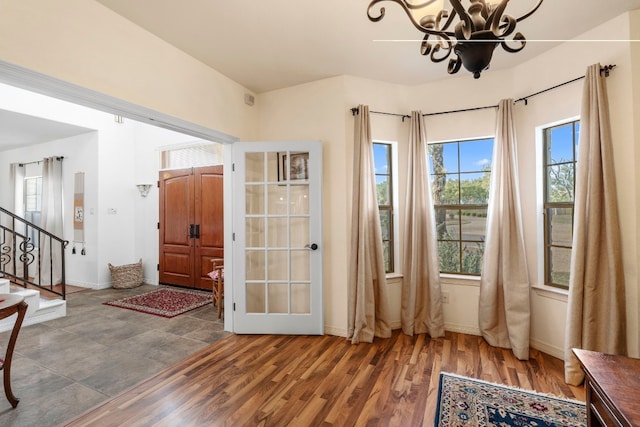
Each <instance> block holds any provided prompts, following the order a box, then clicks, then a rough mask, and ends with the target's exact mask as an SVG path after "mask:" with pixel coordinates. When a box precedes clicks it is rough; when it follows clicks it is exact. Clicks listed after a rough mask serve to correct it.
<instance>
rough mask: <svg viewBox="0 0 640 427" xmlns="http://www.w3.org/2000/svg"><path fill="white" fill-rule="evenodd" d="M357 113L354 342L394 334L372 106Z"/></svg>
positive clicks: (351, 289)
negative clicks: (371, 113)
mask: <svg viewBox="0 0 640 427" xmlns="http://www.w3.org/2000/svg"><path fill="white" fill-rule="evenodd" d="M358 111H359V113H358V114H357V115H356V123H355V141H354V155H353V193H352V195H351V196H352V208H351V210H352V214H351V248H350V249H351V252H350V259H349V301H348V304H349V331H348V335H349V336H348V339H350V340H351V342H352V343H353V344H358V343H359V342H361V341H364V342H373V337H374V336H377V337H381V338H388V337H390V336H391V327H390V316H389V298H388V297H387V280H386V275H385V269H384V257H383V253H382V232H381V229H380V215H379V213H378V200H377V193H376V181H375V169H374V164H373V143H372V140H371V124H370V122H369V107H367V106H366V105H360V106H359V107H358Z"/></svg>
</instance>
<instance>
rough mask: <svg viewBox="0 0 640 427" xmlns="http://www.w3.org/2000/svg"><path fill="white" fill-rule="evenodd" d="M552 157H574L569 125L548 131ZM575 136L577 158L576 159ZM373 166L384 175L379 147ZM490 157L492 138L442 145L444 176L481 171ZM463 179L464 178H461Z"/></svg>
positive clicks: (382, 149) (384, 159)
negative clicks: (446, 174) (445, 174)
mask: <svg viewBox="0 0 640 427" xmlns="http://www.w3.org/2000/svg"><path fill="white" fill-rule="evenodd" d="M579 130H580V123H577V124H576V132H577V133H578V134H579ZM550 132H551V153H550V154H551V158H552V160H553V162H554V163H555V162H560V161H570V160H572V158H573V140H572V138H571V134H572V125H571V123H569V124H567V125H562V126H557V127H555V128H552V129H551V131H550ZM577 139H578V138H577V137H576V156H577ZM458 150H459V152H460V159H461V160H460V167H458ZM373 153H374V163H375V169H376V173H378V174H384V173H387V164H386V162H387V159H386V156H385V149H384V146H382V145H374V148H373ZM492 157H493V138H488V139H478V140H470V141H459V142H458V141H453V142H450V143H444V166H445V170H446V172H447V173H456V172H463V173H464V172H481V171H483V170H484V168H485V166H486V165H490V164H491V162H492ZM429 169H430V171H429V172H430V173H431V172H432V165H431V159H430V160H429ZM467 177H468V178H477V177H478V175H477V174H473V175H468V176H467ZM463 179H464V177H463Z"/></svg>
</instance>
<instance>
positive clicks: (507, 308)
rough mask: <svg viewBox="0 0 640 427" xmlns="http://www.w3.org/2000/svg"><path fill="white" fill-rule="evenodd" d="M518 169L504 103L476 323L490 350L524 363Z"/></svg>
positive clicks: (525, 287) (525, 285)
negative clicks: (510, 353)
mask: <svg viewBox="0 0 640 427" xmlns="http://www.w3.org/2000/svg"><path fill="white" fill-rule="evenodd" d="M517 165H518V163H517V152H516V133H515V126H514V117H513V100H511V99H504V100H501V101H500V103H499V105H498V119H497V126H496V137H495V141H494V148H493V166H492V169H491V186H490V190H489V191H490V194H489V209H488V213H487V232H486V244H485V252H484V258H483V264H482V278H481V280H480V303H479V304H480V305H479V310H478V321H479V325H480V332H481V333H482V336H483V337H484V339H485V340H486V341H487V342H488V343H489V344H490V345H492V346H495V347H502V348H510V349H512V351H513V354H514V355H515V356H516V357H517V358H518V359H520V360H527V359H528V358H529V333H530V316H531V314H530V312H531V305H530V294H529V272H528V270H527V260H526V255H525V248H524V232H523V226H522V214H521V208H520V193H519V190H518V167H517Z"/></svg>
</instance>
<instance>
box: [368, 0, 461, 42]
mask: <svg viewBox="0 0 640 427" xmlns="http://www.w3.org/2000/svg"><path fill="white" fill-rule="evenodd" d="M383 1H390V2H393V3H397V4H399V5H400V6H401V7H402V9H403V10H404V12H405V13H406V14H407V17H409V20H410V21H411V23H412V24H413V26H414V27H416V29H417V30H418V31H421V32H423V33H425V34H430V35H432V36H436V37H438V36H442V35H446V36H449V37H453V36H454V33H453V32H450V31H437V30H432V29H430V28H426V27H424V26H423V25H420V23H419V22H418V21H416V20H415V18H414V17H413V14H412V13H411V9H413V8H415V6H416V5H413V4H411V3H407V0H371V3H369V7H367V16H368V17H369V20H370V21H372V22H379V21H380V20H382V18H384V16H385V13H386V10H385V8H384V7H380V10H379V15H372V14H371V10H372V9H373V7H374V6H375V5H376V4H378V3H380V2H383ZM452 1H457V0H452ZM463 10H464V9H463ZM453 16H455V14H452V16H451V17H450V18H449V20H448V21H447V26H448V24H449V23H450V21H451V20H452V18H453ZM447 26H445V27H444V28H447Z"/></svg>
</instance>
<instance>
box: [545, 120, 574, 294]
mask: <svg viewBox="0 0 640 427" xmlns="http://www.w3.org/2000/svg"><path fill="white" fill-rule="evenodd" d="M579 134H580V122H579V121H573V122H570V123H565V124H562V125H558V126H553V127H549V128H546V129H544V130H543V153H544V159H543V167H544V174H543V176H544V196H543V197H544V269H545V272H544V276H545V284H546V285H548V286H555V287H559V288H564V289H568V288H569V268H570V265H571V245H572V242H573V207H574V190H575V170H576V161H577V157H578V156H577V155H578V137H579Z"/></svg>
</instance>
